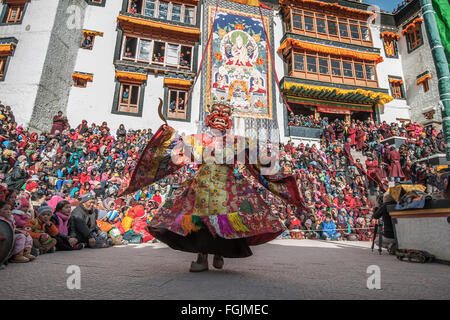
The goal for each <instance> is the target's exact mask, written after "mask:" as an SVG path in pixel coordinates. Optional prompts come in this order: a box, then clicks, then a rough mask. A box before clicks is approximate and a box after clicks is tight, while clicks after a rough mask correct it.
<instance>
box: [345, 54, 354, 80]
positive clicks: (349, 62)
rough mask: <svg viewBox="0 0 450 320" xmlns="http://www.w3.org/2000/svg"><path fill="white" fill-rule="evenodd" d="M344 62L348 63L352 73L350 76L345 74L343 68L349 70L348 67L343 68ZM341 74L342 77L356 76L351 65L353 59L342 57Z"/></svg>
mask: <svg viewBox="0 0 450 320" xmlns="http://www.w3.org/2000/svg"><path fill="white" fill-rule="evenodd" d="M344 63H348V64H350V68H351V71H352V75H351V76H347V75H345V70H349V69H348V68H344ZM342 76H343V77H344V78H351V79H353V78H356V76H355V70H354V67H353V61H351V60H347V59H342Z"/></svg>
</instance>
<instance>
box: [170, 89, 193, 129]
mask: <svg viewBox="0 0 450 320" xmlns="http://www.w3.org/2000/svg"><path fill="white" fill-rule="evenodd" d="M168 90H169V91H168V108H167V120H184V121H186V120H187V115H188V110H187V109H188V108H187V104H186V98H187V94H188V90H187V89H185V90H183V89H179V88H171V87H168ZM172 92H175V93H176V101H178V100H179V98H180V96H179V94H180V93H184V100H183V102H184V103H183V104H182V105H183V109H182V110H181V109H180V105H177V107H176V108H175V114H176V115H183V116H182V117H178V116H175V117H174V116H173V114H174V112H171V109H170V104H171V101H170V99H171V96H172ZM180 110H181V112H180Z"/></svg>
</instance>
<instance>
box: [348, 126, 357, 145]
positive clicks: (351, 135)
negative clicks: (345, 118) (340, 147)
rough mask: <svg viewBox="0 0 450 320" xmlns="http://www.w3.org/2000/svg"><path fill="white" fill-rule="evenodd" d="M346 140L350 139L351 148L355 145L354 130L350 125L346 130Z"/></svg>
mask: <svg viewBox="0 0 450 320" xmlns="http://www.w3.org/2000/svg"><path fill="white" fill-rule="evenodd" d="M347 133H348V138H349V139H350V147H353V146H355V145H356V128H355V125H354V124H352V125H351V126H350V128H348V130H347Z"/></svg>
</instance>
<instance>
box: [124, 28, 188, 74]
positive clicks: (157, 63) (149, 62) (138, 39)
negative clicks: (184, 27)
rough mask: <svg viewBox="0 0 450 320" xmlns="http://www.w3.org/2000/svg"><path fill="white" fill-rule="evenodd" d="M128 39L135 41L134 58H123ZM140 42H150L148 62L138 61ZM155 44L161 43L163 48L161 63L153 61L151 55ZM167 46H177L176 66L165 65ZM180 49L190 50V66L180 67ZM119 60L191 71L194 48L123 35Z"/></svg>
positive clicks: (153, 52)
mask: <svg viewBox="0 0 450 320" xmlns="http://www.w3.org/2000/svg"><path fill="white" fill-rule="evenodd" d="M128 38H130V39H136V40H137V41H136V48H135V56H134V58H128V57H125V56H124V55H125V50H126V40H127V39H128ZM142 41H149V42H150V48H149V50H150V58H149V61H146V60H141V59H139V52H140V47H141V42H142ZM156 43H162V44H163V46H164V59H163V62H157V61H154V60H153V55H154V54H155V44H156ZM168 45H175V46H178V62H177V64H176V65H175V64H169V63H167V52H168V50H167V46H168ZM182 47H186V48H190V52H191V54H190V55H191V58H190V64H189V66H188V67H187V66H183V65H181V51H182ZM120 59H121V60H124V61H132V62H138V63H145V64H149V65H158V66H164V67H172V68H177V69H184V70H192V66H193V63H194V46H191V45H186V44H181V43H174V42H167V41H161V40H158V39H152V38H147V37H145V38H144V37H142V38H141V37H135V36H132V35H128V34H125V35H123V39H122V50H121V52H120Z"/></svg>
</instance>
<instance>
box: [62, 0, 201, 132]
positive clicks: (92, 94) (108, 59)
mask: <svg viewBox="0 0 450 320" xmlns="http://www.w3.org/2000/svg"><path fill="white" fill-rule="evenodd" d="M121 8H122V1H106V7H97V6H89V8H88V9H87V12H86V18H85V23H84V26H83V29H88V30H93V31H100V32H103V33H104V34H103V37H100V36H96V37H95V41H94V47H93V50H86V49H81V48H80V49H79V53H78V58H77V62H76V67H75V70H74V71H79V72H88V73H93V74H94V79H93V82H88V83H87V87H86V88H77V87H72V89H71V93H70V98H69V104H68V108H67V110H68V114H67V116H68V119H69V122H70V125H71V126H76V125H78V124H80V123H81V121H82V120H87V121H88V122H89V124H91V123H92V122H95V123H97V124H98V123H101V122H103V121H107V122H108V126H109V128H110V129H111V132H113V133H114V132H115V131H116V130H117V129H118V128H119V125H120V124H124V125H125V128H126V129H148V128H151V129H152V130H153V132H155V131H156V130H157V129H158V128H159V126H161V125H162V124H163V122H162V120H161V119H160V118H159V117H158V113H157V108H158V105H159V98H161V99H163V100H164V86H163V82H164V76H162V75H159V76H155V75H153V74H149V75H148V79H147V84H146V87H145V94H144V105H143V112H142V117H134V116H127V115H117V114H112V113H111V110H112V106H113V102H114V101H113V100H114V93H115V88H116V82H115V67H114V64H113V62H114V52H115V48H116V40H117V31H116V28H117V16H118V15H119V12H120V10H121ZM80 32H81V30H80ZM201 50H202V49H201V48H200V50H199V52H201ZM197 58H198V59H200V58H201V57H197ZM199 84H200V82H198V84H197V86H196V87H195V90H194V92H193V94H192V98H191V99H192V110H191V122H181V121H168V123H169V125H170V126H172V127H174V128H175V129H177V130H178V131H180V133H182V132H185V133H196V127H195V120H198V112H199V107H198V106H199V95H200V89H199V86H200V85H199Z"/></svg>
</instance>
